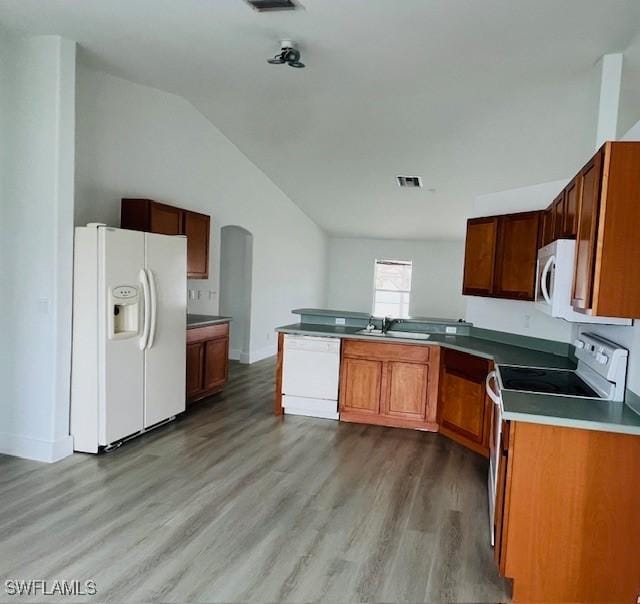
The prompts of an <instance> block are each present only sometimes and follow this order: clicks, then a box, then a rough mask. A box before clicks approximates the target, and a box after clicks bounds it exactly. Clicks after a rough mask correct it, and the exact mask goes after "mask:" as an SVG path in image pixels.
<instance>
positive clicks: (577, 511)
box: [275, 309, 640, 602]
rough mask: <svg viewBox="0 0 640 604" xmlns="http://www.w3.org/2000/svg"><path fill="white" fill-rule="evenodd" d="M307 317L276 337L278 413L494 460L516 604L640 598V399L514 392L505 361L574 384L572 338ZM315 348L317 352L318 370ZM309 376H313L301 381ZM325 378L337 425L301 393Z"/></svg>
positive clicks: (492, 477)
mask: <svg viewBox="0 0 640 604" xmlns="http://www.w3.org/2000/svg"><path fill="white" fill-rule="evenodd" d="M293 313H294V314H298V315H300V321H299V322H298V323H294V324H292V325H286V326H283V327H280V328H278V329H277V330H276V331H277V332H278V362H277V369H276V371H277V373H276V393H275V413H276V414H277V415H282V414H284V415H285V417H286V415H287V414H288V413H290V412H291V413H294V414H295V413H297V414H302V415H317V416H320V417H333V419H339V420H340V421H348V422H359V423H369V424H378V425H383V426H389V427H398V428H413V429H419V430H424V431H431V432H440V433H441V434H442V435H443V436H446V437H448V438H452V439H454V440H456V441H457V442H459V443H460V444H462V445H463V446H466V447H468V448H470V449H472V450H473V451H476V452H477V453H479V454H481V455H483V456H485V457H488V458H489V459H490V463H489V515H490V518H491V523H490V525H491V526H490V529H491V535H492V544H495V550H494V557H495V560H496V563H497V565H498V568H499V570H500V573H501V574H502V575H503V576H505V577H508V578H511V579H513V582H514V583H513V588H514V592H513V594H514V601H516V602H519V601H523V602H524V601H558V602H569V601H585V602H586V601H603V600H606V601H627V600H629V597H630V596H631V595H632V594H636V593H640V560H639V559H638V557H637V551H639V550H640V531H629V530H628V527H629V526H639V525H640V486H639V485H638V483H637V481H636V483H634V484H629V481H628V477H629V476H638V475H640V414H638V413H636V412H635V411H634V407H635V408H637V403H638V400H639V399H638V397H637V396H636V395H635V394H634V393H633V392H631V391H626V395H625V401H624V402H623V401H613V400H601V399H596V398H584V397H582V396H557V395H552V394H548V393H547V394H539V393H533V392H523V391H519V390H516V389H512V388H511V387H509V388H505V387H503V386H504V385H503V384H502V383H501V381H500V367H501V366H503V367H509V366H518V367H524V368H532V369H534V370H535V372H543V373H544V372H551V373H553V372H555V371H558V372H562V375H563V376H564V375H565V374H566V375H567V376H572V375H573V373H574V372H573V370H575V368H576V364H577V361H580V362H584V361H583V359H584V358H586V356H585V354H584V353H581V352H580V351H578V352H576V351H575V349H574V348H573V346H571V345H569V344H566V343H559V342H553V341H548V340H541V339H537V338H529V337H523V336H516V335H513V334H508V333H503V332H494V331H490V330H484V329H478V328H475V327H474V326H473V325H471V324H469V323H465V322H462V321H452V320H442V319H429V318H411V319H403V320H400V321H395V322H394V321H392V322H390V323H388V324H385V322H381V321H380V320H379V319H373V318H370V317H369V315H368V314H366V313H357V312H344V311H332V310H323V309H298V310H294V311H293ZM385 329H388V330H387V331H385ZM584 337H585V339H588V338H589V336H588V335H587V334H584ZM303 338H307V340H304V339H303ZM594 338H595V337H594ZM594 342H595V343H596V344H595V345H598V342H599V341H598V340H597V338H596V339H594ZM603 345H605V346H606V342H603ZM589 347H591V343H590V342H589V345H588V346H587V348H589ZM305 350H308V351H310V352H311V351H314V352H315V354H314V356H313V357H310V358H312V359H313V362H312V364H311V365H307V366H306V367H305V366H304V363H303V362H302V360H301V359H303V358H304V357H302V356H301V355H302V353H304V352H305ZM594 353H595V350H594ZM587 356H588V355H587ZM289 359H295V362H294V361H293V360H291V361H290V360H289ZM298 368H300V369H301V370H306V371H307V372H308V373H307V374H306V375H305V376H304V379H298V380H296V376H295V375H294V376H292V375H291V373H292V372H297V370H298ZM495 371H497V373H498V375H497V376H496V374H495V373H494V372H495ZM321 375H324V376H330V379H329V382H331V383H330V384H329V387H328V388H327V389H326V391H327V392H328V394H327V395H324V394H323V395H321V397H322V398H324V397H325V396H326V398H327V399H328V401H326V402H329V403H331V400H332V399H331V396H334V397H335V398H336V399H337V401H336V400H333V403H332V404H334V405H337V410H338V413H337V414H335V416H330V415H323V414H322V413H323V412H322V411H321V412H320V413H315V412H314V411H317V409H316V408H314V407H313V406H312V407H308V408H304V405H303V403H304V397H303V396H301V395H300V393H298V392H295V393H294V392H293V390H292V388H295V387H297V385H298V384H300V383H304V385H305V387H307V388H313V387H317V389H318V390H317V391H318V392H322V391H323V388H324V387H325V386H326V385H327V380H325V379H320V378H319V377H318V376H321ZM557 375H560V373H558V374H557ZM314 379H315V380H316V381H317V382H318V383H317V384H314ZM492 384H494V386H496V387H497V389H496V388H494V387H492ZM485 385H486V386H487V387H486V389H485ZM332 392H335V393H336V394H333V395H332V394H330V393H332ZM307 396H315V395H314V394H311V395H307ZM585 471H586V472H588V473H589V480H588V481H586V483H585V481H584V472H585ZM603 502H608V503H607V504H606V505H605V504H604V503H603ZM603 560H607V564H606V565H605V564H603V563H602V561H603ZM634 597H635V596H634Z"/></svg>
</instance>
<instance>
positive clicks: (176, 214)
mask: <svg viewBox="0 0 640 604" xmlns="http://www.w3.org/2000/svg"><path fill="white" fill-rule="evenodd" d="M182 218H183V212H182V210H181V209H179V208H174V207H173V206H168V205H165V204H164V203H151V204H150V205H149V231H150V232H151V233H159V234H160V235H182V234H183V228H182Z"/></svg>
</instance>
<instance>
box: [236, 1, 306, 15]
mask: <svg viewBox="0 0 640 604" xmlns="http://www.w3.org/2000/svg"><path fill="white" fill-rule="evenodd" d="M247 2H248V3H249V4H250V5H251V6H253V8H255V9H256V10H257V11H259V12H261V13H265V12H267V11H273V10H295V9H296V8H298V4H297V3H296V2H294V1H293V0H247Z"/></svg>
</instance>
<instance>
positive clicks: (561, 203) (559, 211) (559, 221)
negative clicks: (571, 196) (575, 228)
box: [551, 191, 566, 241]
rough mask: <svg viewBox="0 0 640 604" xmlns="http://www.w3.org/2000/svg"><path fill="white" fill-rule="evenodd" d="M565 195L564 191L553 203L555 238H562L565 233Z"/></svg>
mask: <svg viewBox="0 0 640 604" xmlns="http://www.w3.org/2000/svg"><path fill="white" fill-rule="evenodd" d="M565 201H566V198H565V195H564V191H562V193H560V195H558V197H556V198H555V199H554V200H553V203H552V204H551V207H552V212H553V239H552V241H555V240H556V239H561V238H562V236H563V234H564V217H565V211H566V208H565Z"/></svg>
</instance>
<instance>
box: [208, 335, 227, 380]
mask: <svg viewBox="0 0 640 604" xmlns="http://www.w3.org/2000/svg"><path fill="white" fill-rule="evenodd" d="M228 372H229V339H228V338H216V339H215V340H209V341H207V342H205V351H204V389H205V390H214V389H216V388H219V387H220V386H223V385H224V384H226V382H227V375H228Z"/></svg>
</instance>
